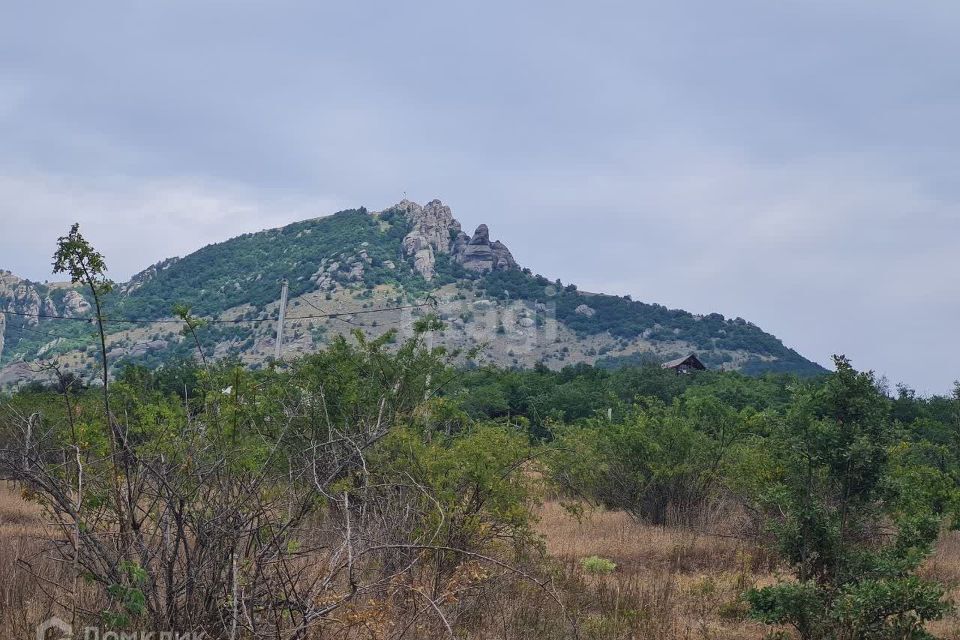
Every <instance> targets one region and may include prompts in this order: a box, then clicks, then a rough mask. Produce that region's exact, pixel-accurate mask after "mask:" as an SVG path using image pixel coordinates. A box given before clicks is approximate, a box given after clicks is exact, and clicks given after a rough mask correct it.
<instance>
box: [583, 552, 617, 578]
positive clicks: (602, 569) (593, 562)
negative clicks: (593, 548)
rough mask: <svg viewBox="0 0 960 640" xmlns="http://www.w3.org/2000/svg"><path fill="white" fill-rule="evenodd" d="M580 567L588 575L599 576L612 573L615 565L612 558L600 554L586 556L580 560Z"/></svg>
mask: <svg viewBox="0 0 960 640" xmlns="http://www.w3.org/2000/svg"><path fill="white" fill-rule="evenodd" d="M580 567H581V568H582V569H583V570H584V571H585V572H586V573H589V574H590V575H594V576H601V575H607V574H608V573H613V571H614V569H616V568H617V565H616V564H615V563H614V562H613V561H612V560H608V559H606V558H601V557H600V556H588V557H586V558H582V559H581V560H580Z"/></svg>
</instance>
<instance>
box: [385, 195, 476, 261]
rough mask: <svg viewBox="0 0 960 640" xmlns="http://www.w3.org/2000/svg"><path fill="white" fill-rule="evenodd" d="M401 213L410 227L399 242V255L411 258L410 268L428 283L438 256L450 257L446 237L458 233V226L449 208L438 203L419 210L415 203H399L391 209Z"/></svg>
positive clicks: (448, 241)
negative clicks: (447, 254)
mask: <svg viewBox="0 0 960 640" xmlns="http://www.w3.org/2000/svg"><path fill="white" fill-rule="evenodd" d="M391 209H392V210H394V211H399V212H401V213H403V214H404V215H405V216H406V218H407V220H409V221H410V223H411V224H412V225H413V228H412V229H411V230H410V233H408V234H407V236H406V237H405V238H404V239H403V251H404V253H405V254H407V255H408V256H413V268H414V269H416V270H417V271H418V272H419V273H420V274H421V275H422V276H423V277H424V278H425V279H427V280H432V279H433V275H434V265H436V262H437V258H436V254H438V253H450V236H451V235H452V234H451V232H453V234H456V233H458V232H460V223H459V222H457V221H456V219H454V217H453V213H452V212H451V211H450V207H448V206H446V205H444V204H443V203H442V202H440V201H439V200H431V201H430V202H428V203H427V204H426V206H423V207H421V206H420V205H419V204H417V203H416V202H411V201H410V200H402V201H401V202H400V203H399V204H397V205H395V206H393V207H391Z"/></svg>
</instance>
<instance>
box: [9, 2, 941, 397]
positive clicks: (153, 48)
mask: <svg viewBox="0 0 960 640" xmlns="http://www.w3.org/2000/svg"><path fill="white" fill-rule="evenodd" d="M3 13H4V15H3V19H2V20H0V42H2V43H3V46H2V48H0V139H2V140H3V141H4V144H3V146H2V147H0V176H2V178H0V216H2V217H0V267H4V268H10V269H13V270H15V271H18V272H21V273H23V274H24V275H28V276H31V277H34V278H43V277H47V271H48V254H49V252H50V247H49V244H50V242H52V240H53V239H54V238H55V236H56V235H57V234H59V233H61V232H62V231H61V229H65V228H66V225H68V224H69V222H72V221H73V220H74V219H78V220H80V221H81V222H83V223H84V224H85V225H88V226H89V228H90V230H91V235H93V236H94V239H95V240H96V241H97V242H98V244H100V245H101V246H102V248H103V249H104V251H105V252H106V253H108V255H110V256H111V261H112V266H113V267H114V270H115V271H116V272H117V274H118V277H119V276H125V275H129V274H130V273H132V272H133V271H135V270H137V269H139V268H141V267H143V266H146V264H147V263H149V262H151V261H154V260H156V259H160V258H162V257H165V256H167V255H173V254H182V253H184V252H186V251H189V250H192V249H194V248H197V247H198V246H201V245H202V244H204V243H207V242H213V241H217V240H221V239H224V238H226V237H229V236H232V235H236V234H238V233H243V232H246V231H251V230H255V229H259V228H263V227H268V226H272V225H276V224H282V223H285V222H289V221H291V220H294V219H297V218H302V217H309V216H313V215H318V214H320V213H328V212H332V211H334V210H336V209H338V208H344V207H349V206H359V205H366V206H368V207H370V208H379V207H382V206H384V205H386V204H389V203H392V202H395V201H397V200H399V199H400V197H401V194H402V193H404V192H406V193H407V194H408V195H409V196H410V197H412V198H415V199H419V200H426V199H430V198H432V197H440V198H442V199H444V200H445V201H446V202H448V203H450V204H451V206H452V207H453V208H454V211H455V212H456V214H457V216H458V217H459V218H460V219H461V220H462V221H463V223H464V225H465V226H467V227H471V228H472V226H475V225H476V224H478V223H480V222H486V223H488V224H489V225H490V227H491V232H492V235H493V237H499V238H501V239H504V240H506V241H508V242H509V243H510V246H511V249H512V250H513V251H514V253H515V254H516V256H517V258H518V259H519V260H520V261H521V262H522V263H524V264H527V265H529V266H531V267H532V268H534V269H535V270H537V271H541V272H543V273H545V274H547V275H551V276H559V277H562V278H563V279H564V280H566V281H575V282H579V283H582V284H583V285H584V287H585V288H588V289H596V290H613V291H616V292H619V293H630V294H632V295H633V296H634V297H636V298H638V299H644V300H650V301H657V302H662V303H665V304H668V305H671V306H678V307H684V308H689V309H691V310H694V311H720V312H722V313H724V314H727V315H731V316H736V315H740V316H743V317H747V318H749V319H751V320H753V321H755V322H757V323H758V324H760V325H761V326H763V327H764V328H765V329H767V330H769V331H772V332H774V333H776V334H777V335H779V336H780V337H782V338H783V339H784V340H785V341H786V342H787V343H788V344H790V345H792V346H796V347H797V348H798V349H799V350H800V351H801V352H803V353H804V354H805V355H808V356H811V357H814V358H815V359H817V360H819V361H821V362H827V359H828V356H829V354H830V353H832V352H834V351H846V352H847V353H848V355H851V356H852V357H854V359H855V364H857V365H859V366H862V367H866V368H875V369H877V370H879V371H881V372H883V373H886V374H887V375H888V376H889V377H890V378H891V379H892V380H906V381H909V382H911V383H913V384H915V385H917V386H918V387H920V388H921V389H923V390H924V391H940V392H942V391H945V390H947V389H948V388H949V385H950V383H951V381H952V380H953V379H954V378H955V377H960V374H958V373H957V372H956V371H953V370H951V368H950V366H949V362H951V361H955V360H956V357H957V356H960V352H958V348H957V347H956V345H955V343H954V342H953V340H952V335H953V327H952V325H953V320H952V318H954V317H956V314H957V311H960V308H958V307H960V303H957V302H955V301H957V300H960V295H958V294H960V285H958V284H956V283H955V279H954V278H953V277H952V273H953V271H954V267H953V261H954V257H953V256H955V255H956V254H957V250H958V249H960V211H958V200H960V193H958V190H957V184H958V181H957V179H956V178H957V176H956V171H957V169H956V167H957V166H960V163H958V144H960V128H958V127H957V126H956V125H955V124H954V122H953V120H954V118H955V115H954V114H955V113H956V112H957V107H958V106H960V77H958V76H960V67H958V66H957V65H956V64H954V63H953V61H954V60H956V59H957V57H958V54H960V41H958V40H957V39H956V37H955V34H956V32H957V30H958V27H960V8H957V6H956V4H955V3H953V2H947V1H946V0H921V1H919V2H913V3H894V2H875V1H873V0H839V1H837V0H833V1H829V2H828V1H827V0H783V1H782V2H776V3H771V2H768V1H766V0H735V1H733V2H724V3H720V2H713V1H710V0H696V1H692V0H682V1H680V2H657V3H652V2H651V3H635V2H597V3H588V4H587V3H574V2H563V1H561V2H550V3H545V2H544V3H540V2H535V3H497V2H494V3H484V4H482V5H475V6H467V5H462V4H459V3H449V2H445V3H441V2H414V3H396V2H394V3H388V2H369V3H362V4H356V3H353V4H349V3H313V2H293V1H281V2H276V3H260V2H185V1H184V2H166V3H162V4H157V3H148V2H125V3H120V2H103V3H96V4H90V3H86V4H77V3H74V4H72V5H61V6H59V7H57V9H56V10H52V9H51V8H50V7H49V6H42V5H41V4H40V3H21V4H19V5H16V6H11V7H6V8H5V9H4V11H3ZM144 236H149V240H148V241H146V242H145V241H144ZM944 355H946V356H947V357H942V356H944ZM930 362H936V363H937V364H936V365H933V366H931V365H930V364H929V363H930Z"/></svg>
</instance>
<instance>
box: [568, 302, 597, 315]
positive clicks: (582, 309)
mask: <svg viewBox="0 0 960 640" xmlns="http://www.w3.org/2000/svg"><path fill="white" fill-rule="evenodd" d="M573 311H574V313H577V314H579V315H581V316H587V317H588V318H592V317H593V316H594V315H596V313H597V312H596V310H595V309H594V308H593V307H588V306H587V305H585V304H581V305H580V306H578V307H577V308H576V309H574V310H573Z"/></svg>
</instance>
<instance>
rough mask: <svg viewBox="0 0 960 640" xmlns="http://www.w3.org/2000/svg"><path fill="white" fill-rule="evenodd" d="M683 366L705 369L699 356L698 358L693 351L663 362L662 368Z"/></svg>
mask: <svg viewBox="0 0 960 640" xmlns="http://www.w3.org/2000/svg"><path fill="white" fill-rule="evenodd" d="M683 366H686V367H691V368H693V369H701V370H702V369H706V367H705V366H704V364H703V363H702V362H700V358H698V357H697V356H696V354H693V353H691V354H690V355H688V356H683V357H681V358H677V359H676V360H671V361H669V362H664V363H663V368H664V369H676V368H677V367H683Z"/></svg>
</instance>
